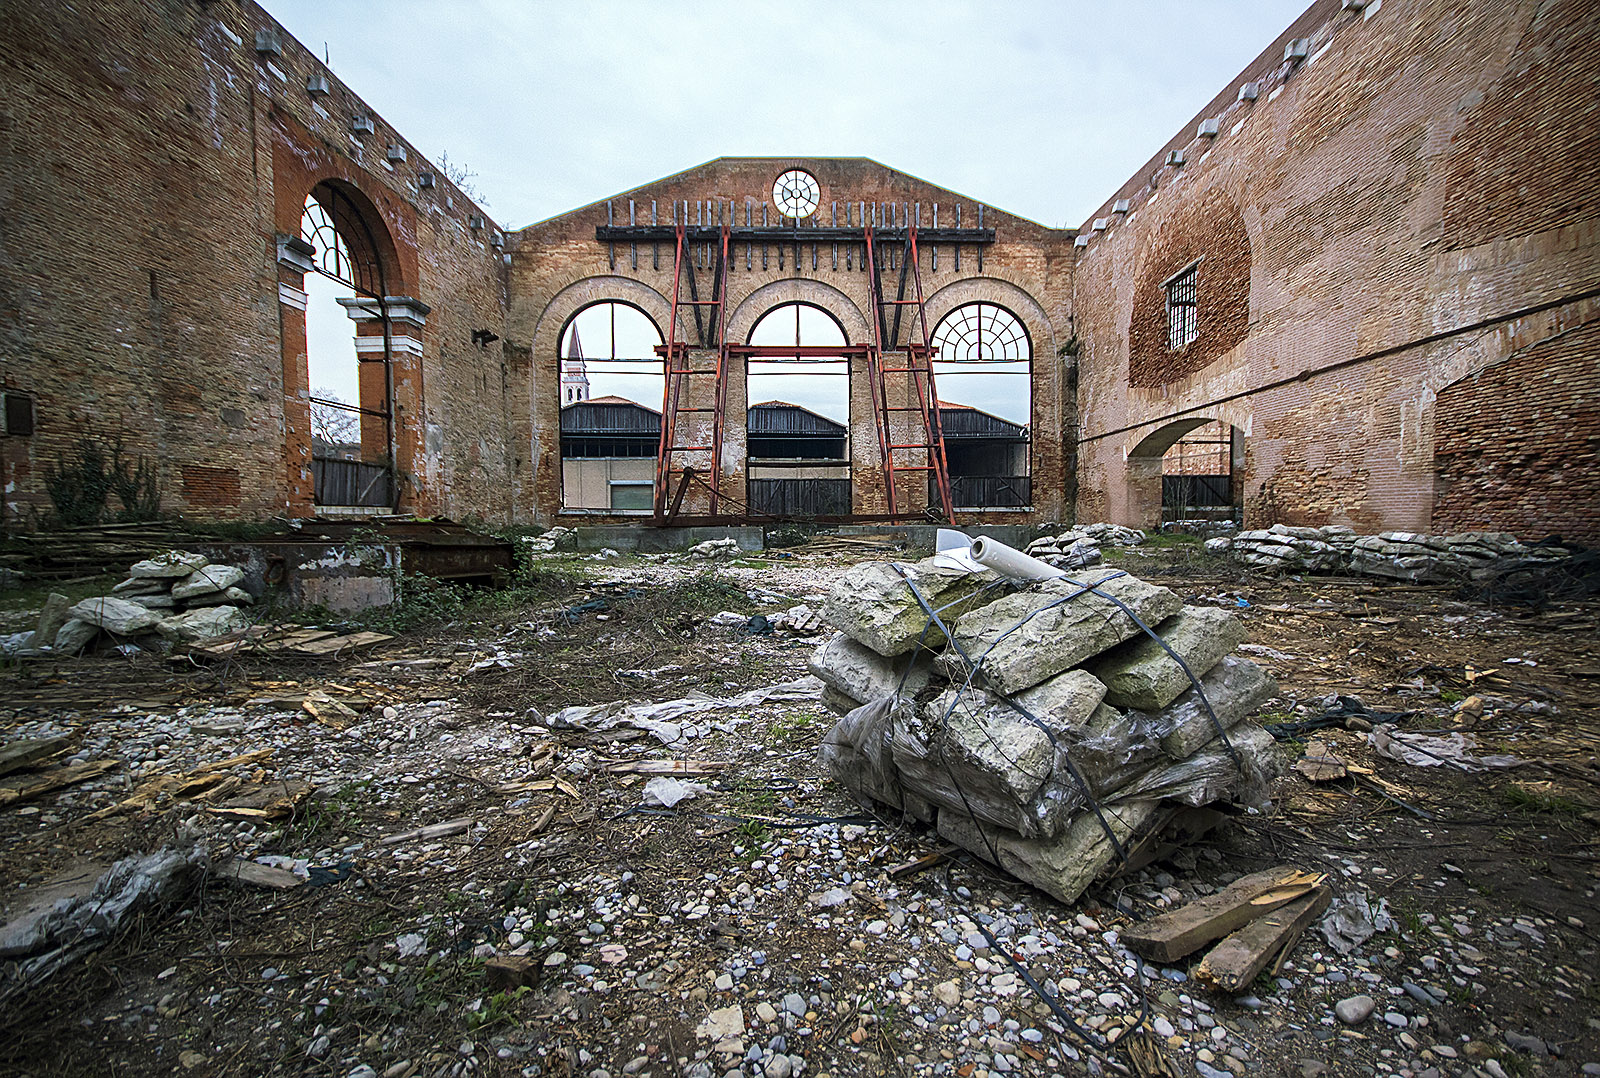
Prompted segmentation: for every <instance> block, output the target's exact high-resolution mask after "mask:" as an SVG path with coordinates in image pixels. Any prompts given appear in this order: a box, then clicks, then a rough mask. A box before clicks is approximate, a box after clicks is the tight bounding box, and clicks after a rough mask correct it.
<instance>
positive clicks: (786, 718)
mask: <svg viewBox="0 0 1600 1078" xmlns="http://www.w3.org/2000/svg"><path fill="white" fill-rule="evenodd" d="M820 719H821V717H820V716H818V715H816V714H815V713H813V712H806V711H798V712H793V713H791V714H787V715H779V716H778V717H777V718H776V719H773V720H772V725H770V726H768V727H767V737H768V739H769V740H770V741H771V742H772V743H774V744H779V745H788V744H791V743H793V742H796V741H799V740H802V739H803V737H804V735H806V734H808V733H811V732H812V731H814V730H815V729H816V727H817V725H818V724H819V721H820Z"/></svg>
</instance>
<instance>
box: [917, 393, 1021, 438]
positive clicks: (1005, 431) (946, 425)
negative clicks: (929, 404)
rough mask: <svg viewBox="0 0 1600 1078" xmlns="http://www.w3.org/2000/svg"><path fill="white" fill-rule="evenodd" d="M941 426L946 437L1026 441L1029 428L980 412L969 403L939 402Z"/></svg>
mask: <svg viewBox="0 0 1600 1078" xmlns="http://www.w3.org/2000/svg"><path fill="white" fill-rule="evenodd" d="M939 426H940V427H941V428H942V429H943V431H944V436H945V437H946V438H1006V439H1012V440H1015V441H1025V440H1027V437H1028V428H1027V427H1024V426H1022V425H1021V424H1020V423H1013V422H1011V421H1010V420H1006V419H1001V418H1000V417H999V416H997V415H990V414H989V413H988V412H980V411H978V410H977V409H976V408H974V407H972V406H971V405H969V404H951V403H950V402H949V401H940V402H939Z"/></svg>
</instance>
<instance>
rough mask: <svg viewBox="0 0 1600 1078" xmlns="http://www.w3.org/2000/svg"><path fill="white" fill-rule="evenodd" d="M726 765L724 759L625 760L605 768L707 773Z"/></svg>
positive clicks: (622, 772) (632, 772)
mask: <svg viewBox="0 0 1600 1078" xmlns="http://www.w3.org/2000/svg"><path fill="white" fill-rule="evenodd" d="M727 766H728V762H727V761H726V760H625V761H623V762H622V763H620V764H612V765H611V766H610V767H608V768H606V770H607V771H609V772H610V773H611V774H613V775H709V774H711V773H712V772H713V771H721V770H722V769H723V768H725V767H727Z"/></svg>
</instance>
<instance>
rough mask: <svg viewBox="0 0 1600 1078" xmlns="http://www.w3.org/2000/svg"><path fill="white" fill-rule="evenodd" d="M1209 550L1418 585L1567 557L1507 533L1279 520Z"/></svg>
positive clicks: (1215, 542)
mask: <svg viewBox="0 0 1600 1078" xmlns="http://www.w3.org/2000/svg"><path fill="white" fill-rule="evenodd" d="M1206 549H1207V550H1210V551H1213V552H1215V553H1227V554H1230V555H1232V556H1233V557H1234V558H1235V559H1236V560H1238V561H1240V562H1242V563H1244V564H1245V565H1248V566H1251V567H1252V568H1256V569H1277V570H1282V571H1285V572H1308V573H1350V574H1353V575H1356V576H1381V577H1388V578H1389V579H1392V580H1403V581H1409V582H1414V583H1442V582H1450V581H1457V580H1466V579H1472V580H1481V579H1485V578H1487V577H1488V576H1490V575H1493V574H1494V573H1495V572H1496V571H1497V570H1498V568H1499V566H1500V565H1501V564H1502V563H1504V562H1506V561H1508V560H1519V561H1529V560H1532V561H1552V562H1554V561H1560V560H1561V559H1563V558H1566V557H1567V556H1568V551H1567V550H1566V549H1565V548H1563V547H1557V546H1527V545H1525V544H1523V543H1521V542H1518V541H1517V539H1516V537H1515V536H1512V535H1509V534H1507V533H1505V532H1462V533H1461V534H1459V535H1418V534H1415V533H1412V532H1380V533H1379V534H1377V535H1358V534H1356V532H1355V531H1354V530H1353V529H1351V528H1349V527H1346V526H1344V525H1340V524H1333V525H1328V526H1326V527H1321V528H1291V527H1287V526H1285V525H1283V524H1274V525H1273V526H1272V527H1270V528H1266V529H1258V530H1255V531H1244V532H1240V533H1239V534H1238V535H1235V536H1232V537H1231V538H1230V537H1226V536H1223V537H1219V538H1216V539H1211V540H1208V541H1207V542H1206Z"/></svg>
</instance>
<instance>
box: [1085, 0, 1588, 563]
mask: <svg viewBox="0 0 1600 1078" xmlns="http://www.w3.org/2000/svg"><path fill="white" fill-rule="evenodd" d="M1597 39H1600V10H1597V9H1596V8H1595V7H1594V5H1592V4H1585V3H1582V2H1580V0H1563V2H1558V3H1548V4H1546V3H1535V2H1531V0H1530V2H1523V3H1516V2H1503V3H1493V4H1475V5H1458V4H1452V3H1448V2H1433V0H1416V2H1409V3H1408V2H1404V0H1381V2H1379V0H1374V2H1370V3H1368V4H1366V5H1364V7H1362V6H1359V5H1358V6H1356V7H1354V8H1346V7H1343V6H1342V5H1340V4H1337V3H1331V2H1319V3H1316V4H1313V5H1312V7H1311V8H1310V9H1308V10H1307V12H1306V13H1305V14H1304V15H1303V16H1302V17H1301V18H1300V19H1299V20H1297V21H1296V23H1295V25H1294V26H1293V27H1291V28H1290V30H1289V31H1287V32H1286V33H1285V34H1284V35H1283V36H1282V37H1280V39H1279V40H1278V41H1277V42H1274V43H1273V45H1271V46H1270V47H1269V48H1268V49H1267V50H1266V51H1265V52H1263V53H1262V54H1261V56H1260V57H1259V58H1258V59H1257V60H1256V61H1255V62H1254V63H1252V64H1251V65H1250V66H1249V67H1247V68H1246V69H1245V70H1244V71H1243V72H1241V74H1240V76H1239V77H1238V78H1237V79H1235V80H1234V82H1233V83H1232V84H1231V85H1230V86H1229V87H1227V88H1226V89H1225V90H1224V91H1223V92H1222V93H1221V94H1219V95H1218V97H1217V99H1216V100H1214V101H1213V102H1211V103H1210V104H1209V105H1208V106H1207V108H1206V109H1205V110H1203V111H1202V112H1201V113H1199V114H1198V115H1197V116H1196V117H1195V119H1194V121H1193V122H1192V123H1190V124H1189V125H1187V127H1186V129H1185V130H1184V131H1183V132H1180V134H1179V135H1178V136H1176V137H1175V138H1174V139H1173V140H1172V141H1171V142H1170V143H1169V144H1168V145H1167V146H1166V147H1164V148H1163V149H1162V150H1161V152H1160V153H1158V154H1157V155H1156V156H1155V157H1154V158H1152V159H1151V161H1150V163H1149V164H1148V165H1147V166H1146V167H1145V168H1144V169H1143V170H1141V171H1140V172H1139V173H1136V174H1135V176H1134V177H1133V178H1131V179H1130V180H1129V182H1128V183H1127V184H1126V185H1125V186H1124V187H1123V189H1122V190H1121V191H1119V192H1117V194H1116V195H1114V196H1113V198H1112V199H1111V200H1108V201H1107V203H1106V204H1105V206H1104V207H1102V208H1101V210H1099V211H1098V212H1097V213H1096V214H1095V215H1094V216H1095V218H1103V219H1105V220H1106V222H1107V224H1108V227H1107V228H1106V229H1105V230H1104V231H1103V232H1100V233H1091V232H1090V231H1089V230H1088V229H1087V228H1086V229H1085V230H1084V233H1083V234H1084V235H1085V236H1086V237H1089V236H1091V235H1092V238H1090V239H1088V241H1087V245H1086V246H1085V247H1084V248H1083V250H1082V254H1081V257H1080V260H1079V263H1078V269H1077V274H1076V278H1075V279H1076V291H1075V294H1074V302H1073V313H1074V316H1075V319H1076V327H1077V331H1078V333H1079V335H1080V336H1081V337H1082V338H1083V340H1084V341H1085V349H1084V354H1083V356H1082V359H1081V363H1080V385H1081V387H1082V388H1081V391H1080V404H1081V415H1082V424H1083V427H1082V441H1081V442H1080V452H1079V465H1080V471H1079V497H1078V511H1079V516H1080V517H1082V518H1085V519H1101V518H1105V519H1111V520H1117V521H1119V522H1123V523H1130V524H1148V523H1150V522H1151V521H1152V520H1153V519H1155V518H1156V515H1157V514H1158V513H1159V492H1158V490H1156V487H1155V485H1156V484H1158V483H1159V474H1160V473H1159V469H1158V468H1156V467H1154V466H1153V464H1152V462H1153V461H1154V460H1158V459H1159V457H1160V455H1161V454H1162V453H1163V452H1165V451H1166V449H1167V447H1168V446H1170V445H1171V444H1172V443H1173V441H1174V440H1175V438H1176V437H1177V436H1178V435H1181V434H1182V433H1183V432H1184V430H1186V429H1188V428H1189V427H1190V426H1192V425H1193V424H1194V423H1195V422H1196V421H1197V420H1201V419H1218V420H1222V421H1224V422H1226V423H1229V424H1232V425H1233V426H1234V427H1235V428H1236V429H1237V430H1239V431H1240V432H1241V433H1242V434H1243V435H1244V443H1245V444H1244V453H1243V455H1242V456H1243V470H1242V474H1241V475H1238V476H1236V485H1237V486H1238V487H1239V488H1240V491H1241V501H1242V504H1243V509H1244V515H1245V519H1246V521H1247V523H1249V524H1253V525H1264V524H1270V523H1274V522H1284V523H1290V524H1301V523H1304V524H1322V523H1346V524H1351V525H1354V526H1355V527H1356V528H1358V529H1359V530H1362V531H1378V530H1382V529H1406V530H1415V531H1429V530H1451V529H1459V528H1468V527H1471V528H1494V529H1499V530H1506V531H1511V532H1515V533H1517V534H1518V535H1523V536H1534V537H1538V536H1542V535H1545V534H1548V533H1551V532H1559V533H1563V534H1565V535H1566V536H1567V537H1568V538H1577V539H1583V540H1588V541H1593V540H1595V539H1596V538H1600V528H1597V525H1596V520H1595V505H1596V503H1597V501H1600V499H1597V497H1596V490H1595V487H1594V486H1593V482H1592V480H1591V479H1590V478H1588V473H1591V472H1592V471H1593V470H1594V469H1593V463H1594V461H1595V459H1596V454H1597V449H1600V445H1597V443H1596V441H1595V437H1594V423H1595V419H1594V413H1595V401H1596V395H1597V393H1596V391H1597V385H1596V375H1595V372H1596V370H1600V355H1597V350H1596V348H1595V345H1594V338H1593V334H1592V332H1591V330H1592V326H1593V324H1594V323H1593V320H1594V318H1595V314H1596V311H1595V307H1594V302H1593V297H1594V295H1595V293H1596V291H1597V289H1600V246H1597V235H1600V231H1597V226H1596V221H1597V219H1600V147H1597V139H1600V122H1597V120H1600V115H1597V113H1600V102H1597V100H1596V98H1595V95H1594V86H1595V85H1596V84H1597V79H1600V58H1597V56H1596V54H1595V52H1594V50H1593V48H1592V46H1593V43H1594V42H1595V41H1596V40H1597ZM1297 40H1299V41H1303V42H1304V58H1303V59H1295V58H1294V57H1293V56H1289V57H1288V58H1286V48H1287V47H1288V46H1289V45H1290V43H1291V42H1295V41H1297ZM1246 84H1253V86H1252V87H1251V89H1252V90H1253V91H1254V96H1253V97H1252V96H1251V93H1250V92H1248V91H1247V92H1246V93H1244V94H1242V95H1241V93H1240V88H1241V87H1243V86H1245V85H1246ZM1207 120H1214V121H1215V123H1214V124H1211V125H1207V126H1205V127H1204V128H1203V127H1202V124H1203V122H1204V121H1207ZM1212 132H1215V133H1214V134H1213V133H1212ZM1175 150H1176V151H1179V152H1180V153H1181V154H1182V156H1183V159H1184V160H1183V163H1182V164H1181V165H1178V164H1168V163H1167V162H1168V155H1169V154H1171V153H1172V152H1173V151H1175ZM1119 200H1127V201H1126V203H1122V204H1121V208H1122V209H1123V210H1125V212H1118V208H1119ZM1228 205H1233V206H1237V207H1238V220H1239V221H1240V222H1241V223H1242V238H1243V241H1244V244H1245V246H1246V247H1247V249H1248V253H1246V252H1245V251H1244V250H1242V249H1241V247H1240V243H1239V239H1240V235H1239V233H1236V232H1235V231H1234V230H1233V229H1232V228H1231V227H1222V228H1218V229H1215V230H1210V231H1208V229H1207V228H1206V222H1207V221H1208V220H1219V221H1222V220H1223V219H1227V221H1231V219H1232V218H1231V215H1230V214H1227V213H1226V212H1223V213H1220V214H1219V212H1218V207H1219V206H1228ZM1091 220H1093V219H1091ZM1088 223H1089V222H1086V225H1087V224H1088ZM1225 223H1226V222H1225ZM1199 258H1204V259H1205V261H1203V262H1202V263H1201V267H1202V274H1201V280H1200V304H1201V311H1202V313H1203V312H1204V311H1205V310H1206V291H1207V284H1208V282H1207V281H1206V279H1205V276H1204V272H1203V270H1204V267H1205V266H1206V265H1207V264H1209V263H1210V261H1211V260H1212V259H1216V260H1218V261H1224V262H1226V263H1227V264H1229V265H1230V266H1231V265H1245V266H1247V267H1248V271H1247V272H1248V280H1247V282H1245V285H1246V287H1244V288H1243V289H1241V288H1240V287H1239V284H1240V282H1238V281H1237V280H1233V279H1230V280H1228V281H1227V282H1226V289H1225V291H1226V296H1225V297H1218V302H1219V303H1221V304H1222V305H1223V306H1225V307H1226V308H1227V310H1228V312H1229V314H1230V315H1231V316H1232V318H1233V319H1237V320H1230V321H1229V322H1228V323H1227V326H1226V328H1225V330H1222V331H1220V332H1211V334H1210V335H1211V336H1212V343H1211V344H1210V345H1207V344H1206V339H1207V336H1208V327H1206V326H1202V327H1201V332H1200V336H1199V339H1197V340H1196V341H1195V342H1194V343H1193V344H1190V345H1189V346H1188V347H1187V349H1185V350H1184V351H1183V352H1175V351H1172V350H1170V349H1165V348H1164V347H1163V346H1164V345H1166V343H1167V341H1166V339H1165V338H1166V332H1165V320H1164V319H1165V314H1164V310H1163V300H1164V297H1163V296H1162V295H1161V294H1160V289H1159V287H1158V286H1159V282H1160V281H1162V280H1163V279H1164V278H1165V276H1166V275H1167V274H1170V273H1171V272H1173V270H1175V269H1177V268H1179V267H1180V266H1182V265H1184V264H1186V263H1188V262H1190V261H1192V260H1194V259H1199ZM1220 290H1222V289H1219V291H1220ZM1241 295H1242V296H1244V297H1247V299H1246V300H1245V301H1243V302H1241V298H1240V297H1241ZM1241 329H1242V332H1241ZM1541 342H1546V343H1544V344H1541ZM1196 346H1202V347H1200V348H1198V349H1197V347H1196ZM1190 350H1193V351H1194V352H1195V353H1196V356H1197V360H1198V361H1191V360H1190V359H1189V358H1188V356H1187V355H1186V354H1185V353H1186V352H1188V351H1190ZM1539 357H1544V358H1543V359H1541V358H1539Z"/></svg>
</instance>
